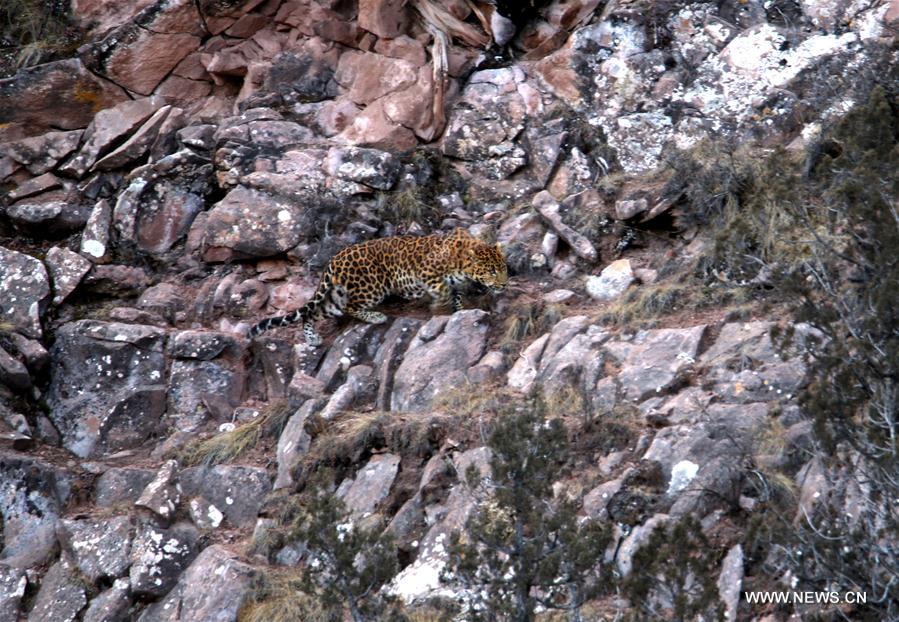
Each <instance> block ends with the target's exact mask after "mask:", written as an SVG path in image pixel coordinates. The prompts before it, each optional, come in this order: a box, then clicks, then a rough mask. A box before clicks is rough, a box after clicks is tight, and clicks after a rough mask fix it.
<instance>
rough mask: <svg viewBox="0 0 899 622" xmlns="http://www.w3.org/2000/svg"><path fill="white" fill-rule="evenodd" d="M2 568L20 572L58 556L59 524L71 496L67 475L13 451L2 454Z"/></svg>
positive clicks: (0, 553)
mask: <svg viewBox="0 0 899 622" xmlns="http://www.w3.org/2000/svg"><path fill="white" fill-rule="evenodd" d="M0 481H2V482H4V485H3V487H2V488H0V515H2V518H3V536H4V539H3V545H4V548H3V550H2V551H0V564H4V565H6V566H8V567H10V568H15V569H17V570H26V569H31V568H34V567H37V566H40V565H42V564H45V563H46V562H48V561H50V559H51V558H52V556H53V555H54V554H55V552H56V533H55V532H56V522H57V520H58V519H59V514H60V513H61V511H62V507H63V505H64V504H65V501H66V499H67V498H68V496H69V490H70V482H69V480H68V477H67V476H66V475H65V473H64V472H63V471H57V470H56V469H55V468H54V467H52V466H51V465H49V464H47V463H45V462H43V461H41V460H38V459H35V458H30V457H28V456H26V455H25V454H20V453H17V452H13V451H0Z"/></svg>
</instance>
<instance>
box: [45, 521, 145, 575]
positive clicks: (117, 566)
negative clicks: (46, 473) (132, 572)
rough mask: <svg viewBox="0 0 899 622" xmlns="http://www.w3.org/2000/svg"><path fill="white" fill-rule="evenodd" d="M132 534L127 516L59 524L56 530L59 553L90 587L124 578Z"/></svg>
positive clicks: (129, 554) (129, 562) (128, 564)
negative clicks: (64, 555)
mask: <svg viewBox="0 0 899 622" xmlns="http://www.w3.org/2000/svg"><path fill="white" fill-rule="evenodd" d="M132 532H133V528H132V525H131V519H130V518H129V517H127V516H116V517H113V518H110V519H101V520H95V519H79V520H61V521H59V523H58V524H57V528H56V534H57V536H58V537H59V542H60V544H61V545H62V548H63V550H64V551H65V552H66V553H67V554H68V556H69V558H70V559H71V560H72V561H73V562H74V563H75V565H76V566H77V567H78V570H79V571H80V572H81V574H83V575H84V576H85V577H87V579H89V580H90V581H91V583H96V582H97V581H98V580H99V579H102V578H109V579H116V578H118V577H121V576H123V575H124V574H125V572H126V571H127V570H128V567H129V566H130V565H131V538H132Z"/></svg>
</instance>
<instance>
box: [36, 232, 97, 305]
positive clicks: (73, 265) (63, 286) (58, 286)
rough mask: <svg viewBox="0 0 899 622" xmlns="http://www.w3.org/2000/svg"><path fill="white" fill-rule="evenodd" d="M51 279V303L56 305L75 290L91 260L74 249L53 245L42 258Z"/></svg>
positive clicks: (89, 266) (86, 271) (88, 268)
mask: <svg viewBox="0 0 899 622" xmlns="http://www.w3.org/2000/svg"><path fill="white" fill-rule="evenodd" d="M44 261H45V263H46V264H47V267H48V268H49V269H50V277H51V279H52V280H53V304H55V305H58V304H60V303H61V302H62V301H63V300H65V299H66V298H67V297H68V296H69V294H71V293H72V292H73V291H75V288H76V287H78V284H79V283H81V279H83V278H84V275H85V274H87V273H88V271H89V270H90V269H91V262H89V261H88V260H87V259H85V258H84V257H82V256H81V255H79V254H78V253H76V252H74V251H70V250H69V249H67V248H64V247H61V246H54V247H53V248H51V249H50V250H49V251H47V258H46V259H45V260H44Z"/></svg>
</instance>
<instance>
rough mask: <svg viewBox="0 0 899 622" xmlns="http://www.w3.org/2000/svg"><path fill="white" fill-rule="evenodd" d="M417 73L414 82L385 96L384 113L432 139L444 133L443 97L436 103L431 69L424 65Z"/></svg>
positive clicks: (425, 139)
mask: <svg viewBox="0 0 899 622" xmlns="http://www.w3.org/2000/svg"><path fill="white" fill-rule="evenodd" d="M418 75H419V78H418V81H417V82H416V83H415V84H413V85H412V86H410V87H409V88H407V89H405V90H403V91H399V92H397V93H391V94H390V95H388V96H387V97H385V98H384V100H383V106H384V114H385V115H386V116H387V118H388V119H389V120H390V121H393V122H394V123H396V124H398V125H402V126H403V127H406V128H408V129H410V130H412V131H413V132H415V135H416V136H418V137H419V138H421V139H422V140H424V141H425V142H430V141H432V140H434V139H436V138H437V137H438V136H439V135H440V134H441V133H442V132H443V129H444V128H445V127H446V116H445V114H444V110H443V105H442V104H443V100H437V101H436V102H435V98H434V92H435V90H434V76H433V72H432V71H431V68H430V67H422V68H421V69H419V72H418Z"/></svg>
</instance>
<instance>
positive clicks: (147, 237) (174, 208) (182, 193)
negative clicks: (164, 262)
mask: <svg viewBox="0 0 899 622" xmlns="http://www.w3.org/2000/svg"><path fill="white" fill-rule="evenodd" d="M203 170H204V169H203V167H197V168H196V169H194V171H193V174H192V175H193V176H194V177H201V178H202V176H203ZM184 177H185V176H184V175H179V178H178V179H177V180H174V179H160V180H158V181H155V182H154V183H152V184H150V185H149V186H148V187H146V188H144V189H143V190H142V192H141V193H140V202H139V207H137V208H136V209H137V216H136V219H135V220H136V222H135V229H136V234H135V238H136V240H135V241H136V242H137V246H138V248H140V249H141V250H144V251H146V252H148V253H150V254H153V255H162V254H164V253H166V252H168V251H169V250H170V249H171V248H172V247H173V246H174V245H175V244H176V243H177V242H178V241H179V240H181V239H182V238H184V237H185V236H186V235H187V233H188V231H190V228H191V225H192V224H193V222H194V220H195V219H196V217H197V215H199V214H200V213H201V212H202V211H203V209H204V208H205V204H204V202H203V197H202V196H201V193H202V188H203V186H204V182H203V181H200V182H194V183H191V179H190V177H189V176H188V177H187V178H186V179H185V178H184Z"/></svg>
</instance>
